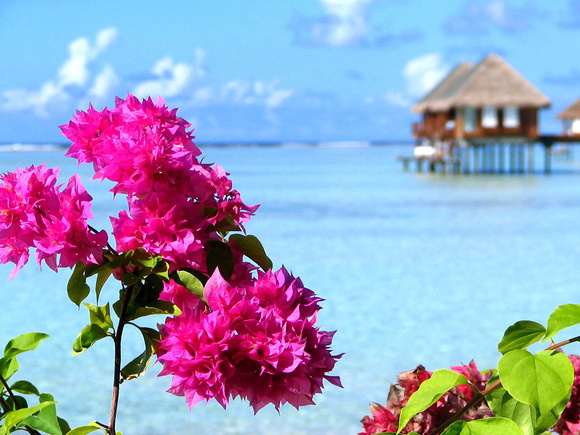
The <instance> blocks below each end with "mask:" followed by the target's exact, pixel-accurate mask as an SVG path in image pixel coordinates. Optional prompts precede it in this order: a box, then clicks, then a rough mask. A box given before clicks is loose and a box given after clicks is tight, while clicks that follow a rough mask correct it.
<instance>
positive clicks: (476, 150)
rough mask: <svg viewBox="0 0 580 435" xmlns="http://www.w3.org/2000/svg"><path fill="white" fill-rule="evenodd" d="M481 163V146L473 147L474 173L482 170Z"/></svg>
mask: <svg viewBox="0 0 580 435" xmlns="http://www.w3.org/2000/svg"><path fill="white" fill-rule="evenodd" d="M480 164H481V161H480V158H479V146H477V145H475V146H474V147H473V172H474V173H476V174H477V173H478V172H479V171H480V170H481V167H480Z"/></svg>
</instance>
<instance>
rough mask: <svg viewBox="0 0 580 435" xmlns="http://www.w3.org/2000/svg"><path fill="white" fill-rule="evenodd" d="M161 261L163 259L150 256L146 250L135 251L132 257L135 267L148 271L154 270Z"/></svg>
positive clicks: (138, 249)
mask: <svg viewBox="0 0 580 435" xmlns="http://www.w3.org/2000/svg"><path fill="white" fill-rule="evenodd" d="M160 259H161V257H159V256H154V255H152V254H150V253H149V252H147V251H146V250H145V249H144V248H137V249H135V252H133V255H132V257H131V260H132V262H133V264H134V265H135V266H139V267H146V268H148V269H153V268H154V267H155V266H156V265H157V262H158V261H159V260H160Z"/></svg>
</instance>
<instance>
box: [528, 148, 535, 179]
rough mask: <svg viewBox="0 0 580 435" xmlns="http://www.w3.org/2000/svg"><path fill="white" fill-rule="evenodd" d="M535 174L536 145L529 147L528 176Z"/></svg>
mask: <svg viewBox="0 0 580 435" xmlns="http://www.w3.org/2000/svg"><path fill="white" fill-rule="evenodd" d="M533 172H534V144H533V143H531V144H529V145H528V174H532V173H533Z"/></svg>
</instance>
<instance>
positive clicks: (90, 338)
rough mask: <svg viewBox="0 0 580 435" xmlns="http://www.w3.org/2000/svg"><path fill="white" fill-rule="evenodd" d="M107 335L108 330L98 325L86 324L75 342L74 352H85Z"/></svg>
mask: <svg viewBox="0 0 580 435" xmlns="http://www.w3.org/2000/svg"><path fill="white" fill-rule="evenodd" d="M107 335H108V334H107V331H105V330H104V329H103V328H101V327H100V326H98V325H95V324H91V325H87V326H85V327H84V328H83V330H82V331H81V332H80V334H79V335H78V337H77V338H76V339H75V341H74V342H73V351H74V353H75V354H77V353H81V352H84V351H85V350H87V349H88V348H89V347H91V346H92V345H93V344H95V343H96V342H97V341H99V340H100V339H102V338H105V337H107Z"/></svg>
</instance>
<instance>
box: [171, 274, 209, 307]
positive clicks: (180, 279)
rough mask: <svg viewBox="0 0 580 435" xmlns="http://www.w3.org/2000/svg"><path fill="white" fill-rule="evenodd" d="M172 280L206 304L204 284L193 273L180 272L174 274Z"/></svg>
mask: <svg viewBox="0 0 580 435" xmlns="http://www.w3.org/2000/svg"><path fill="white" fill-rule="evenodd" d="M172 278H173V280H174V281H175V282H176V283H178V284H181V285H182V286H184V287H185V288H186V289H187V290H189V291H190V292H191V293H192V294H194V295H195V296H197V297H198V298H200V299H201V300H202V301H204V302H206V300H205V298H204V297H203V284H202V283H201V281H200V280H199V279H198V278H197V277H196V276H195V275H193V274H192V273H191V272H189V271H187V270H178V271H177V272H175V273H173V274H172Z"/></svg>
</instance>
